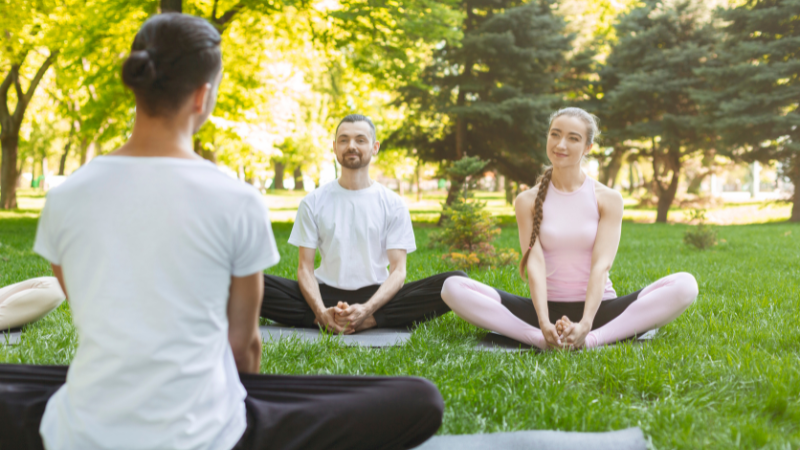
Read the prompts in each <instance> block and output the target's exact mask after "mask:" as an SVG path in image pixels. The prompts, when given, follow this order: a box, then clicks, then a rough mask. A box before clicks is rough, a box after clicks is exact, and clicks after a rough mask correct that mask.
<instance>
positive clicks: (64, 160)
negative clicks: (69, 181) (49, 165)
mask: <svg viewBox="0 0 800 450" xmlns="http://www.w3.org/2000/svg"><path fill="white" fill-rule="evenodd" d="M71 146H72V139H69V140H68V141H67V145H65V146H64V153H62V154H61V160H60V161H59V162H58V174H59V175H64V170H66V168H67V155H69V148H70V147H71Z"/></svg>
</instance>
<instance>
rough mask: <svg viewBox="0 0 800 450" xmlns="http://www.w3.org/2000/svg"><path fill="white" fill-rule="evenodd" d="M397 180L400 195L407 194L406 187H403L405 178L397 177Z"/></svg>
mask: <svg viewBox="0 0 800 450" xmlns="http://www.w3.org/2000/svg"><path fill="white" fill-rule="evenodd" d="M396 180H397V193H398V194H399V195H400V197H402V196H404V195H405V194H406V193H405V188H404V187H403V180H401V179H400V178H396Z"/></svg>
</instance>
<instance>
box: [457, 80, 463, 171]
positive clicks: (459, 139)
mask: <svg viewBox="0 0 800 450" xmlns="http://www.w3.org/2000/svg"><path fill="white" fill-rule="evenodd" d="M459 90H460V89H459ZM458 99H459V102H460V103H464V101H463V99H462V96H461V94H460V93H459V94H458ZM459 106H461V105H460V104H459ZM462 157H464V119H463V118H462V117H461V116H458V119H456V161H458V160H459V159H461V158H462Z"/></svg>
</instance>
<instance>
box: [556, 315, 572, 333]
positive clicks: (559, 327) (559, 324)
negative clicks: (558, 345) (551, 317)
mask: <svg viewBox="0 0 800 450" xmlns="http://www.w3.org/2000/svg"><path fill="white" fill-rule="evenodd" d="M570 325H572V321H571V320H569V317H567V316H561V318H560V319H558V320H556V333H558V336H559V337H561V336H563V335H564V331H565V330H566V329H567V328H569V326H570Z"/></svg>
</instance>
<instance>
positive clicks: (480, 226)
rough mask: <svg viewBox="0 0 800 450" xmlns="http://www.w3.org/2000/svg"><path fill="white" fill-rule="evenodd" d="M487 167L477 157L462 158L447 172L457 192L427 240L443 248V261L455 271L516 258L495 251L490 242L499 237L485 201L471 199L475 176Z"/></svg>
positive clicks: (475, 185)
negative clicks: (456, 267) (446, 250)
mask: <svg viewBox="0 0 800 450" xmlns="http://www.w3.org/2000/svg"><path fill="white" fill-rule="evenodd" d="M486 164H488V163H487V162H486V161H482V160H481V159H480V158H479V157H477V156H473V157H464V158H461V159H460V160H459V161H456V162H455V163H453V165H452V166H450V167H449V168H448V169H447V174H448V176H449V178H450V183H451V186H453V185H454V184H455V185H456V187H457V188H458V189H451V190H453V191H455V192H458V195H457V196H456V198H455V199H454V200H453V202H452V204H451V205H450V206H447V205H446V204H443V205H442V206H443V210H442V218H443V220H442V229H441V231H440V232H438V233H436V234H434V235H433V236H432V237H431V245H432V246H445V247H447V248H449V249H450V253H447V254H445V255H443V257H442V258H443V259H445V260H448V261H450V262H452V263H454V264H455V265H456V266H458V267H459V268H469V267H474V266H486V265H500V264H507V263H509V262H513V261H515V260H516V259H517V252H515V251H513V250H504V251H501V252H497V251H496V250H495V248H494V245H492V241H494V239H495V238H496V237H497V235H498V234H500V228H499V227H497V224H496V222H495V219H494V218H493V217H492V215H491V214H490V213H489V212H488V211H486V202H481V201H478V200H475V199H474V193H473V191H474V190H475V188H476V187H477V177H476V175H478V174H480V173H481V171H482V170H483V168H484V167H486Z"/></svg>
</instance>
